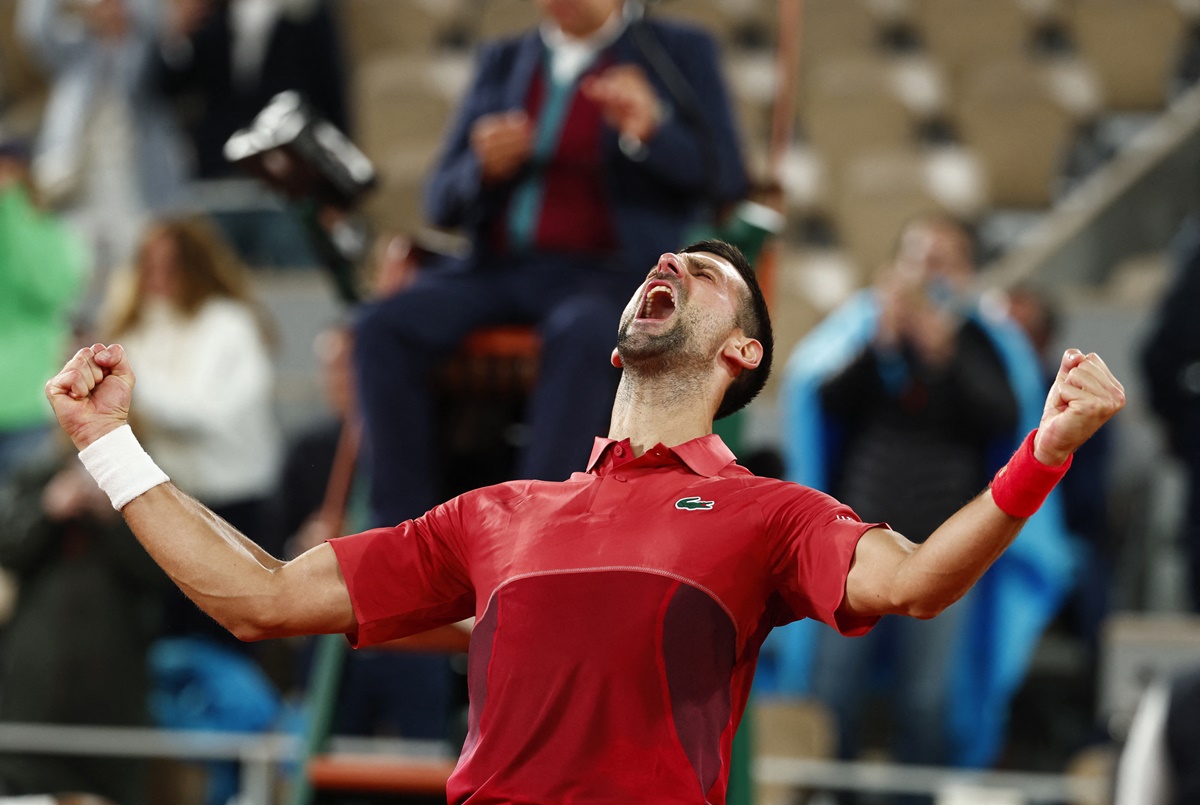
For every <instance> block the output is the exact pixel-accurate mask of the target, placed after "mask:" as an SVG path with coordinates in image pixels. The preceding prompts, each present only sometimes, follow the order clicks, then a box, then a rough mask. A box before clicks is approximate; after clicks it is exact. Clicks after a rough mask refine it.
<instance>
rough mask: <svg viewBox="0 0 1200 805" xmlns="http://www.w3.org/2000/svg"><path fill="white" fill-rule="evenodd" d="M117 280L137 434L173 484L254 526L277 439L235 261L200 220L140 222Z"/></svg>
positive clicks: (261, 333)
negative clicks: (132, 370) (130, 261)
mask: <svg viewBox="0 0 1200 805" xmlns="http://www.w3.org/2000/svg"><path fill="white" fill-rule="evenodd" d="M121 286H122V287H118V288H115V289H114V293H113V295H112V296H113V300H114V301H113V302H112V303H111V304H110V316H109V318H110V321H111V327H110V333H111V338H112V340H114V341H119V342H120V343H122V344H123V345H124V346H125V348H126V349H127V350H128V352H129V354H130V355H136V356H137V360H138V368H139V370H140V371H139V374H138V382H137V397H138V421H137V428H138V431H139V434H140V435H141V438H142V439H143V440H144V441H145V442H146V444H148V445H153V446H154V449H155V455H158V456H161V459H162V466H163V468H164V470H165V471H166V472H167V473H169V474H170V476H171V478H172V479H173V480H174V481H175V482H176V484H178V486H179V487H180V488H182V489H184V490H185V491H187V492H188V493H189V494H191V495H193V496H195V497H196V498H198V499H200V500H201V501H203V502H204V503H205V504H207V505H208V506H210V507H211V508H213V509H214V510H215V511H217V512H218V513H219V514H221V516H223V517H224V518H225V519H227V520H229V521H230V522H233V523H241V524H243V526H244V527H245V528H246V529H247V533H249V534H250V535H252V536H253V535H255V534H258V533H260V532H261V526H260V521H261V518H262V517H263V516H264V501H265V500H266V499H267V498H268V496H269V495H270V494H271V493H272V492H273V491H274V489H275V485H276V482H277V477H278V471H279V465H280V462H281V454H282V438H281V435H280V432H279V428H278V423H277V421H276V417H275V413H274V408H273V392H274V379H275V378H274V367H273V364H272V355H271V345H272V341H273V337H272V332H271V328H270V325H269V323H268V321H267V319H266V317H265V316H264V314H263V311H262V309H261V308H260V307H259V306H258V304H257V303H256V302H255V301H254V299H253V296H252V294H251V292H250V287H249V277H248V274H247V272H246V269H245V268H244V267H243V266H242V264H241V263H240V262H239V261H238V259H237V258H236V257H235V256H234V254H233V252H232V251H231V250H230V248H229V247H228V246H227V245H226V244H225V243H224V241H222V240H221V238H220V237H219V235H218V234H217V233H216V230H215V229H214V228H213V226H212V225H211V224H210V223H208V222H207V221H206V220H204V219H200V218H178V219H168V220H161V221H159V222H157V223H154V224H152V225H151V226H150V227H148V229H147V230H146V232H145V233H144V235H143V237H142V239H141V243H140V245H139V247H138V250H137V254H136V258H135V263H134V267H133V270H132V272H130V274H129V275H128V276H126V277H124V278H123V281H122V282H121Z"/></svg>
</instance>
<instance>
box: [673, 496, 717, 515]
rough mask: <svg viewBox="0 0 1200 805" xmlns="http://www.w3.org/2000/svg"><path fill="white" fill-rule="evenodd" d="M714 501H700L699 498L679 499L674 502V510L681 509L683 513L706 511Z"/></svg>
mask: <svg viewBox="0 0 1200 805" xmlns="http://www.w3.org/2000/svg"><path fill="white" fill-rule="evenodd" d="M714 503H715V501H711V500H701V499H700V498H699V497H690V498H680V499H679V500H677V501H675V508H677V509H683V510H684V511H689V512H694V511H707V510H708V509H711V508H712V507H713V505H714Z"/></svg>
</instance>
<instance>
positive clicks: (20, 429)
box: [0, 139, 86, 484]
mask: <svg viewBox="0 0 1200 805" xmlns="http://www.w3.org/2000/svg"><path fill="white" fill-rule="evenodd" d="M27 168H28V153H27V149H25V148H24V147H23V145H22V144H21V143H19V142H17V141H14V140H7V141H5V140H3V139H0V340H2V341H3V343H4V344H5V345H6V346H5V349H4V350H3V352H0V375H3V377H4V378H5V393H4V394H3V395H0V484H2V483H3V482H4V481H5V479H6V478H7V477H8V476H9V474H10V472H11V471H12V469H13V468H14V467H15V466H16V465H17V464H18V462H19V461H21V460H22V459H23V458H25V457H27V456H31V455H36V454H37V453H38V452H39V450H40V449H41V448H42V447H44V446H48V445H49V443H50V438H51V437H50V429H51V421H52V416H51V413H50V411H49V409H48V407H47V405H46V399H45V394H44V393H43V391H42V387H43V386H44V385H45V383H46V379H47V378H48V377H50V376H51V375H52V374H53V372H54V367H55V366H56V365H58V364H60V363H61V362H62V359H63V356H64V354H65V353H66V351H67V348H68V347H69V345H70V326H69V314H70V311H71V308H72V306H73V304H74V301H75V299H76V296H77V295H78V293H79V291H80V290H81V289H82V286H83V281H84V278H85V277H86V266H85V253H84V251H83V248H82V244H80V243H79V242H78V240H77V239H76V238H74V237H73V236H72V234H71V233H70V232H69V231H68V230H67V229H66V228H65V227H64V226H63V225H62V224H61V223H60V221H59V220H58V219H57V218H56V217H55V216H54V215H52V214H50V213H48V212H46V211H44V210H42V209H39V207H38V205H37V204H36V202H35V198H34V197H35V193H34V192H33V191H32V189H31V186H30V181H29V173H28V169H27Z"/></svg>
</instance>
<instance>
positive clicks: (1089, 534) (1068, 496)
mask: <svg viewBox="0 0 1200 805" xmlns="http://www.w3.org/2000/svg"><path fill="white" fill-rule="evenodd" d="M1008 314H1009V316H1011V317H1012V319H1013V320H1014V321H1015V322H1016V323H1017V324H1018V325H1020V327H1021V329H1022V330H1024V331H1025V333H1026V335H1028V336H1029V340H1030V342H1031V343H1032V344H1033V348H1034V350H1035V351H1036V352H1037V353H1038V355H1039V356H1041V359H1042V372H1043V375H1044V377H1045V379H1046V385H1047V387H1049V385H1050V383H1052V382H1053V381H1054V376H1055V375H1056V374H1057V373H1058V364H1059V359H1060V357H1061V353H1060V352H1059V351H1058V349H1057V348H1056V339H1057V337H1058V328H1059V318H1060V317H1059V312H1058V308H1057V306H1056V305H1055V304H1054V301H1053V299H1052V298H1051V297H1050V296H1049V292H1048V291H1045V290H1040V289H1036V288H1034V287H1033V286H1031V285H1021V286H1018V287H1016V288H1014V289H1012V290H1011V291H1010V292H1009V294H1008ZM1112 434H1113V429H1112V426H1110V427H1107V428H1102V429H1101V430H1099V431H1098V432H1097V433H1096V434H1095V435H1094V436H1093V437H1092V438H1091V439H1088V440H1087V442H1085V443H1084V445H1083V446H1082V447H1080V448H1079V449H1078V450H1077V451H1075V457H1074V458H1073V459H1072V463H1071V471H1070V472H1069V473H1067V475H1066V476H1065V477H1064V478H1063V479H1062V481H1061V482H1060V483H1059V487H1058V488H1059V489H1060V490H1061V494H1062V503H1063V517H1064V518H1065V520H1066V524H1067V529H1068V530H1069V531H1070V532H1071V533H1072V534H1074V535H1076V536H1079V537H1082V538H1083V547H1084V549H1085V552H1086V555H1085V557H1084V560H1083V562H1082V564H1081V565H1080V568H1079V578H1078V583H1077V585H1076V587H1075V590H1074V591H1073V594H1072V596H1071V598H1070V599H1068V602H1067V609H1068V614H1069V615H1071V616H1072V619H1073V623H1072V624H1071V625H1072V626H1073V627H1074V628H1075V630H1076V631H1077V632H1078V633H1079V636H1080V637H1082V638H1083V640H1084V641H1085V642H1086V643H1087V646H1088V648H1089V650H1091V651H1092V652H1093V657H1094V656H1095V652H1096V651H1098V650H1099V647H1100V646H1099V641H1100V628H1101V626H1102V624H1103V622H1104V618H1105V617H1106V616H1107V615H1108V611H1109V598H1110V594H1111V589H1110V587H1111V584H1112V578H1113V560H1114V546H1113V543H1112V540H1113V536H1112V532H1111V530H1110V529H1109V520H1108V505H1107V504H1108V500H1109V489H1110V487H1111V484H1110V482H1109V469H1110V460H1111V455H1112V438H1113V437H1112ZM1090 667H1093V668H1094V667H1095V664H1092V665H1091V666H1090Z"/></svg>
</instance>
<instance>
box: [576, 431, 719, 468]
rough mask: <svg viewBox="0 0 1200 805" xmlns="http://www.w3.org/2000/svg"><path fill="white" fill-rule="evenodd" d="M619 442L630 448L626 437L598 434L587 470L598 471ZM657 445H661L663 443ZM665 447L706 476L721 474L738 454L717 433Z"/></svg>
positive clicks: (689, 466)
mask: <svg viewBox="0 0 1200 805" xmlns="http://www.w3.org/2000/svg"><path fill="white" fill-rule="evenodd" d="M617 444H620V445H623V446H624V447H625V448H626V449H628V447H629V440H628V439H624V440H622V441H620V442H618V441H616V440H615V439H606V438H604V437H603V436H597V437H596V442H595V444H594V445H593V446H592V455H591V458H590V459H589V460H588V465H587V471H588V472H595V471H597V469H598V468H599V466H600V464H601V462H602V460H603V459H604V454H605V453H606V452H608V450H609V448H611V447H613V446H614V445H617ZM657 446H658V447H661V445H657ZM663 449H665V450H667V451H668V452H670V453H672V454H674V455H675V457H676V458H678V459H679V460H680V461H682V462H683V464H684V465H685V466H686V467H687V468H688V469H689V470H691V471H692V472H694V473H696V474H697V475H703V476H704V477H706V478H712V477H713V476H715V475H719V474H720V472H721V470H723V469H725V468H726V467H728V466H729V465H730V464H732V463H733V462H735V461H737V456H735V455H734V454H733V451H732V450H730V449H729V448H728V447H726V446H725V442H724V441H722V440H721V437H720V436H718V435H717V434H715V433H710V434H708V435H706V436H701V437H700V438H698V439H692V440H691V441H690V442H684V443H683V444H679V445H676V446H675V447H669V448H667V447H664V448H663ZM651 450H653V448H651Z"/></svg>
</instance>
